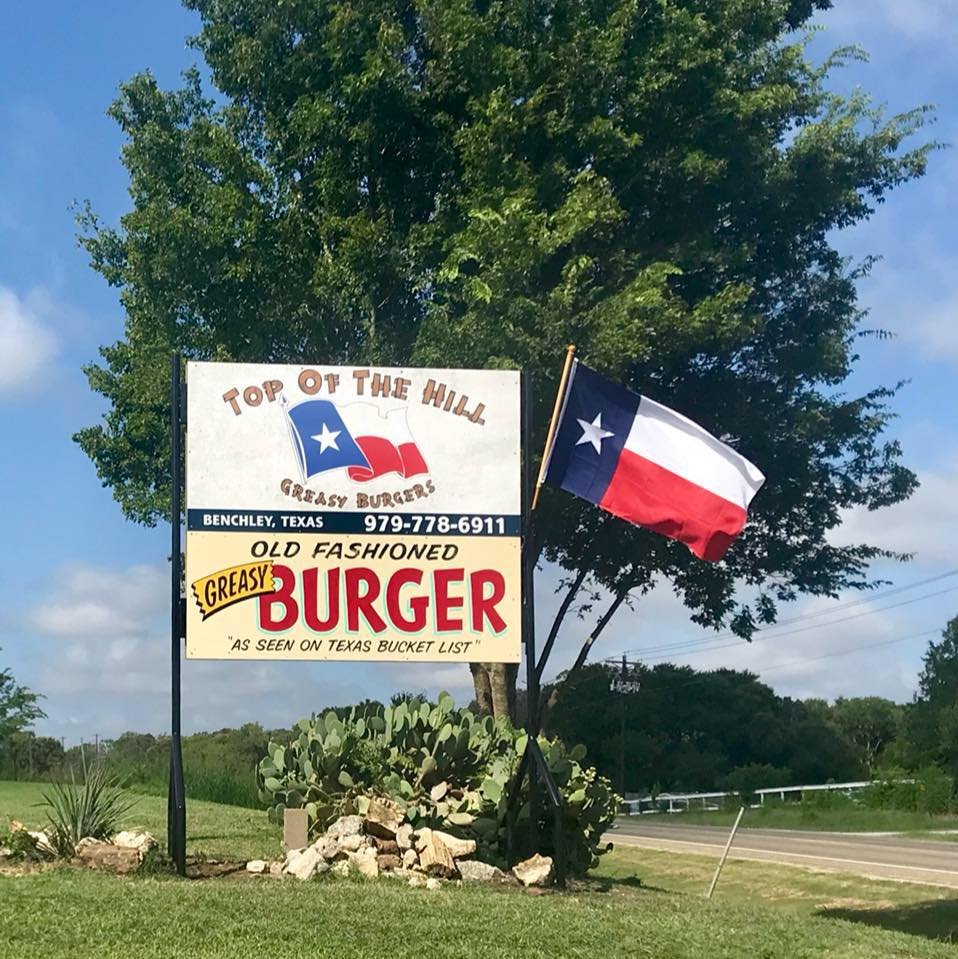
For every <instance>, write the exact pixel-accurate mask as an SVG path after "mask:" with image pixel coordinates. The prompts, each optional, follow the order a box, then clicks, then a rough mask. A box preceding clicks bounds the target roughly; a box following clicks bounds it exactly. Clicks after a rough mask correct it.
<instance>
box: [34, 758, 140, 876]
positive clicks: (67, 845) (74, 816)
mask: <svg viewBox="0 0 958 959" xmlns="http://www.w3.org/2000/svg"><path fill="white" fill-rule="evenodd" d="M135 804H136V800H135V799H131V798H129V797H128V796H127V795H125V794H124V792H123V790H122V788H121V787H120V784H119V782H118V781H117V780H116V779H115V778H114V777H113V776H111V775H110V774H109V772H108V771H107V769H106V767H104V766H103V765H102V764H100V763H96V764H95V765H93V766H92V767H91V768H90V769H84V777H83V782H82V783H79V784H78V783H77V781H76V778H75V777H74V775H73V770H72V769H71V770H70V782H69V783H54V784H53V786H52V787H51V788H50V791H49V792H45V793H43V803H41V805H43V806H46V810H47V822H48V823H49V827H48V829H47V835H48V836H49V838H50V845H51V846H53V848H54V849H55V850H56V851H57V854H58V855H60V856H63V857H65V858H69V857H70V856H73V855H74V853H75V850H76V845H77V843H78V842H79V841H80V840H81V839H84V838H85V837H87V836H91V837H92V838H93V839H109V838H110V837H111V836H112V835H113V834H114V833H115V832H116V831H117V826H118V825H119V823H120V820H121V819H122V818H123V817H124V816H125V815H126V814H127V813H128V812H129V811H130V810H131V809H132V808H133V806H134V805H135Z"/></svg>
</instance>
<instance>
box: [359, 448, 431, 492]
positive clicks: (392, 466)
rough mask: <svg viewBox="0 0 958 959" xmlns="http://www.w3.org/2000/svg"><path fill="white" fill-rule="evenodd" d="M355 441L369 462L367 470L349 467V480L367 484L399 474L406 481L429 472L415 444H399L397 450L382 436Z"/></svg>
mask: <svg viewBox="0 0 958 959" xmlns="http://www.w3.org/2000/svg"><path fill="white" fill-rule="evenodd" d="M355 439H356V445H357V446H358V447H359V448H360V449H361V450H362V453H363V456H365V457H366V459H367V461H368V462H369V469H366V467H365V466H350V467H349V469H348V473H349V478H350V479H351V480H355V481H356V482H358V483H367V482H369V480H371V479H376V477H377V476H382V475H383V474H385V473H399V475H400V476H402V477H403V478H404V479H406V478H408V477H410V476H418V475H419V474H420V473H428V472H429V467H428V466H426V461H425V460H424V459H423V456H422V453H420V452H419V447H418V446H416V444H415V443H412V442H409V443H400V444H399V447H398V449H397V447H396V445H395V444H394V443H392V442H391V441H390V440H387V439H386V438H385V437H382V436H357V437H355Z"/></svg>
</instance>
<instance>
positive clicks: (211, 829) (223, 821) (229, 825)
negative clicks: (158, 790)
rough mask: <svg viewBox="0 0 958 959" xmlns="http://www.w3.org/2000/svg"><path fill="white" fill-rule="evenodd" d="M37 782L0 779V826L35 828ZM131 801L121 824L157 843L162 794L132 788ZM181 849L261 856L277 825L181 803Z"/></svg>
mask: <svg viewBox="0 0 958 959" xmlns="http://www.w3.org/2000/svg"><path fill="white" fill-rule="evenodd" d="M47 788H49V787H47V786H46V785H44V784H43V783H22V782H0V828H6V826H7V820H9V819H19V820H20V822H22V823H25V824H26V825H27V826H31V827H36V828H39V827H40V826H42V825H43V821H44V819H45V815H44V812H43V810H42V809H39V808H37V804H38V803H39V802H40V801H41V799H42V793H43V791H44V790H45V789H47ZM133 798H135V799H136V805H135V806H134V807H133V809H132V810H131V812H130V814H129V816H128V817H127V822H126V823H125V824H124V825H125V826H126V828H128V829H146V830H149V832H151V833H153V835H154V836H156V838H157V839H159V840H160V842H161V843H163V842H165V837H166V798H165V797H162V798H161V797H159V796H145V795H141V794H139V793H137V794H135V795H134V796H133ZM186 832H187V837H188V845H187V853H188V854H189V855H190V856H204V857H209V858H210V859H267V858H269V857H272V858H274V859H275V858H276V857H277V856H278V855H279V852H280V848H281V846H282V842H283V831H282V829H281V828H280V827H279V826H274V825H273V824H272V823H270V822H269V821H268V820H267V819H266V813H264V812H261V811H259V810H256V809H243V808H241V807H239V806H221V805H219V804H218V803H211V802H199V801H195V802H191V801H189V800H187V804H186Z"/></svg>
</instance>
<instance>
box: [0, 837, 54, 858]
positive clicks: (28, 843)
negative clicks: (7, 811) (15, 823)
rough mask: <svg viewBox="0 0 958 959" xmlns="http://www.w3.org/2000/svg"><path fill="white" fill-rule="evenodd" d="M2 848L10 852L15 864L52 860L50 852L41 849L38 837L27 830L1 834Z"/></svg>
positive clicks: (0, 844)
mask: <svg viewBox="0 0 958 959" xmlns="http://www.w3.org/2000/svg"><path fill="white" fill-rule="evenodd" d="M0 846H5V847H6V848H7V849H9V850H10V853H9V856H8V858H9V859H11V860H12V861H13V862H42V861H43V860H44V859H49V858H50V852H49V850H47V849H45V848H41V847H40V845H39V843H38V842H37V839H36V837H35V836H31V835H30V833H29V832H28V831H27V830H26V829H14V830H13V831H12V832H10V833H3V832H0Z"/></svg>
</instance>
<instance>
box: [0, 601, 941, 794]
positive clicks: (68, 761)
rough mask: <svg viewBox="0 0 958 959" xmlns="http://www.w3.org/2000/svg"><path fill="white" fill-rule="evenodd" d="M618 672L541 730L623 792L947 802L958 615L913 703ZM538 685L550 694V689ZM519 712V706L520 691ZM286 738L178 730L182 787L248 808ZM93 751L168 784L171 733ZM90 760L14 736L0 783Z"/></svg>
mask: <svg viewBox="0 0 958 959" xmlns="http://www.w3.org/2000/svg"><path fill="white" fill-rule="evenodd" d="M617 677H618V678H622V677H621V675H620V671H619V669H618V668H616V667H614V666H611V665H606V664H597V665H592V666H588V667H586V668H584V669H582V670H581V671H580V672H579V673H578V674H577V675H575V676H574V677H572V678H571V679H570V680H569V681H568V682H565V683H560V684H559V685H558V687H557V688H555V690H554V692H555V695H554V696H553V697H552V699H553V702H552V708H551V710H550V711H549V713H548V716H547V719H546V730H547V733H548V734H552V735H558V736H560V737H561V738H562V739H564V740H565V741H566V742H568V743H582V744H583V745H585V746H586V748H587V750H588V756H589V759H590V760H591V762H592V763H594V764H595V765H596V766H597V767H598V769H599V770H600V771H601V772H602V773H604V774H605V775H607V776H608V777H609V778H610V779H611V780H612V782H613V783H614V784H615V785H616V786H617V787H618V788H619V789H620V790H621V789H623V788H624V791H625V792H628V793H641V792H647V791H652V792H658V791H665V790H671V791H680V790H681V791H711V790H734V791H737V792H747V791H750V790H752V789H755V788H759V787H761V786H790V785H803V784H812V783H826V782H830V781H831V782H842V781H849V780H860V779H866V778H894V777H899V778H901V777H907V775H908V773H909V772H910V771H917V770H922V771H923V773H922V775H923V777H924V778H925V779H929V781H930V778H931V777H932V773H930V772H929V770H932V771H934V770H937V772H938V773H939V774H940V777H945V778H944V780H942V781H941V782H940V783H939V785H938V786H937V787H936V790H937V793H936V794H938V795H941V796H942V797H948V796H950V786H946V785H944V782H945V780H947V781H948V782H951V781H953V780H954V779H956V778H958V706H956V703H958V619H955V620H952V622H951V623H950V624H949V625H948V627H947V628H946V630H945V631H944V634H943V638H942V640H941V641H940V642H938V643H933V644H931V645H930V647H929V650H928V652H927V654H926V656H925V667H924V670H923V672H922V674H921V676H920V678H919V689H918V691H917V693H916V696H915V700H914V702H913V703H910V704H908V705H905V706H903V705H898V704H896V703H894V702H892V701H890V700H888V699H882V698H880V697H875V696H869V697H857V698H847V699H838V700H836V701H835V702H834V703H828V702H826V701H825V700H822V699H807V700H796V699H790V698H788V697H785V696H779V695H777V694H776V693H775V692H774V690H772V689H771V688H770V687H769V686H767V685H766V684H765V683H762V682H760V681H759V680H758V679H757V678H756V677H755V676H754V675H752V674H750V673H746V672H738V671H735V670H729V669H721V670H715V671H712V672H698V671H696V670H694V669H692V668H690V667H687V666H676V665H673V664H671V663H664V664H660V665H656V666H653V667H646V666H642V665H638V666H634V667H629V669H628V671H627V675H626V677H625V678H626V679H627V680H629V681H630V683H631V686H630V687H629V688H632V689H634V687H635V684H636V683H637V684H638V687H639V688H638V691H632V692H626V693H620V692H616V691H614V690H613V689H612V688H610V687H611V686H612V680H613V679H615V678H617ZM543 692H544V696H545V698H547V699H548V698H549V697H550V694H551V693H553V687H550V686H547V687H546V688H545V689H544V691H543ZM409 698H422V697H421V696H411V695H410V694H409V693H397V694H396V695H395V696H394V697H393V698H392V701H393V702H394V703H395V702H397V701H399V700H400V699H409ZM361 705H364V706H366V707H370V708H373V707H378V706H380V705H381V704H379V703H377V702H375V701H371V700H367V701H366V702H365V703H363V704H361ZM348 708H349V707H348V706H343V707H339V708H338V709H337V711H343V712H345V711H346V710H348ZM518 708H519V710H520V712H521V711H522V709H523V708H524V703H523V701H522V697H520V701H519V707H518ZM317 709H318V707H317ZM303 712H304V713H306V712H309V710H308V709H304V710H303ZM623 713H624V717H623ZM296 718H298V717H296ZM519 718H520V720H521V716H520V717H519ZM623 718H624V725H625V736H624V738H623V736H622V723H623ZM289 737H290V730H288V729H284V730H267V729H264V728H263V727H262V726H260V725H258V724H256V723H247V724H246V725H244V726H241V727H240V728H239V729H221V730H219V731H216V732H208V733H196V734H194V735H191V736H186V737H184V740H183V761H184V768H185V772H186V780H187V790H188V794H189V795H191V796H193V797H194V798H197V799H208V800H212V801H215V802H225V803H231V804H234V805H245V806H250V807H257V806H258V805H259V803H258V801H257V797H256V789H255V785H254V777H253V769H254V767H255V765H256V763H257V762H258V761H259V760H260V759H261V758H262V756H263V755H264V753H265V750H266V745H267V743H268V742H269V741H270V739H273V740H276V741H284V740H287V739H288V738H289ZM99 756H100V758H101V759H102V760H103V761H105V762H107V763H109V765H111V766H112V767H113V768H114V769H115V771H116V773H117V775H118V776H120V777H121V778H122V779H123V780H124V781H125V782H126V783H127V784H128V785H129V786H130V787H131V788H133V789H140V790H143V791H148V792H157V793H162V792H165V790H166V783H167V775H168V767H169V739H168V737H165V736H154V735H151V734H149V733H133V732H128V733H124V734H123V735H122V736H119V737H117V738H116V739H115V740H108V741H105V742H103V741H101V742H100V744H99ZM94 758H96V756H95V755H94V747H93V746H92V745H87V746H85V747H83V748H82V749H81V747H77V746H74V747H72V748H71V749H68V750H66V752H64V750H63V748H62V747H61V745H60V742H59V741H58V740H56V739H51V738H49V737H45V736H35V735H33V734H32V733H30V732H19V733H15V734H13V735H11V736H8V737H6V738H5V740H4V741H3V742H2V743H0V778H4V779H11V778H13V779H51V778H61V777H63V776H65V775H69V770H70V769H73V770H75V771H77V772H79V771H80V770H81V769H82V768H83V765H84V762H89V761H90V760H92V759H94ZM623 758H624V764H623V762H622V760H623ZM623 772H624V780H623V778H622V776H623ZM940 777H939V778H940ZM949 803H951V800H950V799H947V801H946V804H949ZM936 805H940V803H939V802H938V801H937V800H936ZM942 811H944V810H942Z"/></svg>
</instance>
